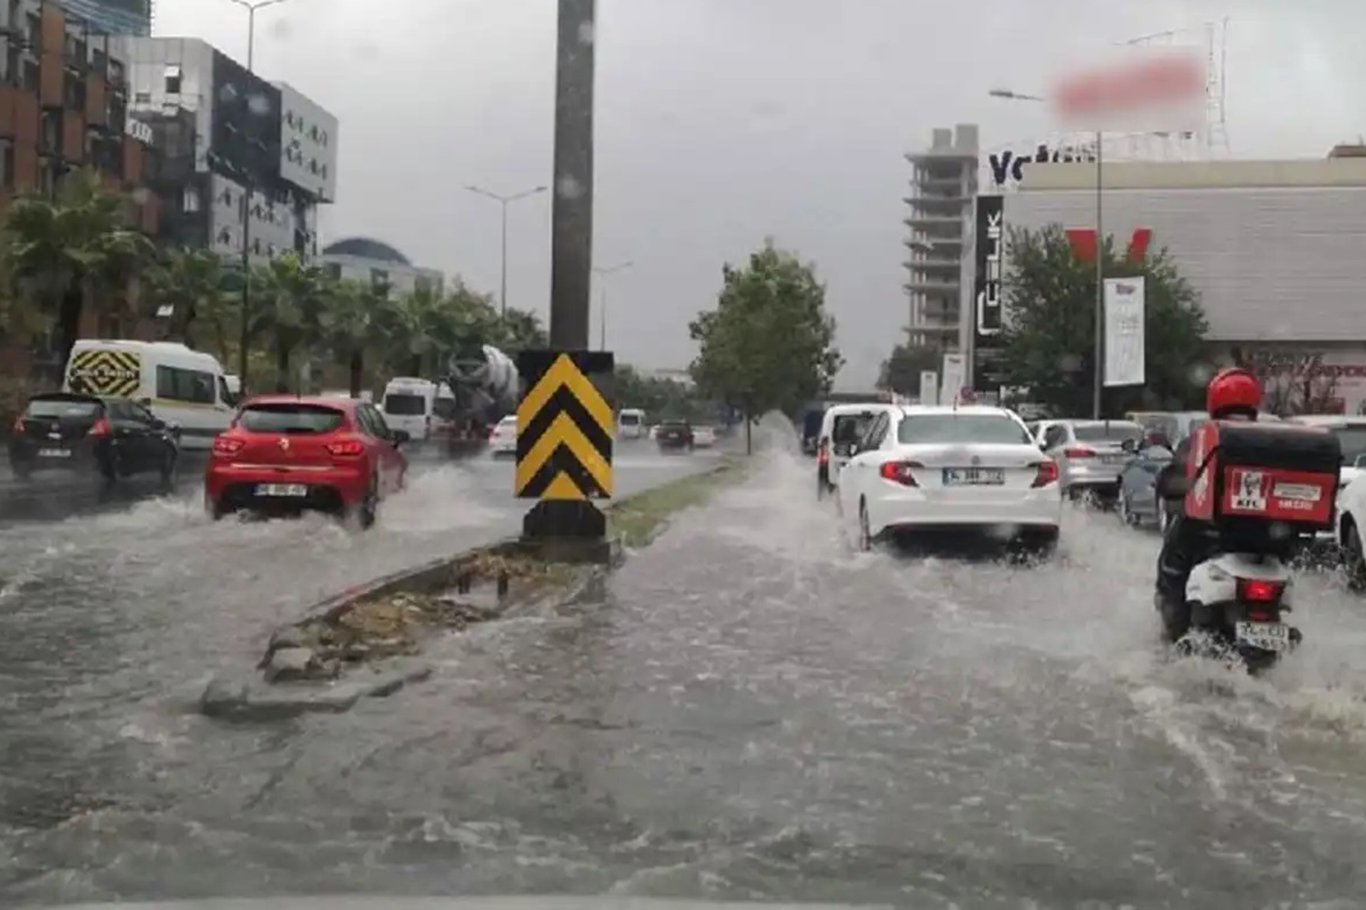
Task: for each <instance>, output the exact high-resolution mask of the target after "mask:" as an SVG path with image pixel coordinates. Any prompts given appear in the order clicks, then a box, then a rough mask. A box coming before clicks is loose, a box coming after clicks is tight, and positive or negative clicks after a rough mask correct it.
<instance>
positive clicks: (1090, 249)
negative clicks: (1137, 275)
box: [1067, 228, 1153, 265]
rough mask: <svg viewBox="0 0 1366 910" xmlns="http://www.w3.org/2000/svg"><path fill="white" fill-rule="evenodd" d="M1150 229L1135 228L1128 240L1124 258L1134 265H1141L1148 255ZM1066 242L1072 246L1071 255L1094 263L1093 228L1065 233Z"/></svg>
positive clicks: (1094, 236)
mask: <svg viewBox="0 0 1366 910" xmlns="http://www.w3.org/2000/svg"><path fill="white" fill-rule="evenodd" d="M1152 239H1153V232H1152V229H1151V228H1135V229H1134V233H1133V236H1132V237H1130V238H1129V249H1128V250H1127V251H1126V252H1125V254H1124V258H1125V260H1126V261H1127V262H1130V263H1132V264H1134V265H1138V264H1139V263H1141V262H1142V261H1143V260H1144V259H1145V258H1146V257H1147V255H1148V244H1149V243H1151V242H1152ZM1067 242H1068V243H1070V244H1071V245H1072V255H1073V256H1076V257H1077V259H1078V260H1079V261H1081V262H1095V261H1096V232H1095V229H1094V228H1077V229H1075V230H1069V231H1067Z"/></svg>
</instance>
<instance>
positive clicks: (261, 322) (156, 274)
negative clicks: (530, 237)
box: [0, 171, 547, 394]
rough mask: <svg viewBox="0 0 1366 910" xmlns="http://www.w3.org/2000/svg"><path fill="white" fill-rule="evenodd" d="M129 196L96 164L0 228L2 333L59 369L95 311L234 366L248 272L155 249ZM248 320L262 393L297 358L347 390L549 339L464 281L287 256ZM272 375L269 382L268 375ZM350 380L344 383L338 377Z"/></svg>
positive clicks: (287, 375) (103, 326) (106, 330)
mask: <svg viewBox="0 0 1366 910" xmlns="http://www.w3.org/2000/svg"><path fill="white" fill-rule="evenodd" d="M133 210H134V208H133V204H132V200H131V199H130V198H129V197H127V196H125V195H124V194H121V193H118V192H112V191H110V190H109V189H107V188H106V187H105V186H104V185H103V183H102V182H101V180H100V178H99V176H98V174H96V173H95V172H92V171H78V172H73V173H72V174H69V175H67V176H66V178H64V180H63V182H62V185H61V189H60V191H59V193H58V194H57V196H55V197H53V198H47V197H42V196H37V195H33V196H24V197H20V198H18V199H16V200H15V201H14V202H13V204H12V205H11V206H10V208H9V211H8V213H7V214H6V216H5V218H4V220H3V222H0V341H3V342H5V343H8V344H18V345H21V346H28V345H33V346H35V347H37V348H40V349H46V351H47V352H48V353H50V354H51V355H53V358H52V359H53V361H54V363H55V364H56V366H57V367H58V375H60V369H61V368H62V367H64V366H65V362H66V358H67V356H68V355H69V352H70V350H71V346H72V345H73V344H74V343H75V341H76V338H77V336H78V333H79V331H80V329H81V325H82V321H83V320H82V317H83V316H88V315H89V313H88V311H89V312H90V313H93V315H94V317H95V324H97V325H98V326H99V327H100V328H99V331H100V333H101V334H103V335H106V336H115V337H117V336H120V335H123V336H125V337H131V336H132V334H133V332H134V331H135V328H136V324H137V323H138V321H139V320H141V321H143V322H144V323H146V322H150V323H151V324H152V325H154V326H155V328H156V334H157V335H158V336H159V337H162V338H165V339H168V340H175V341H181V342H183V343H185V344H187V345H189V346H191V347H193V348H196V349H202V350H209V351H211V352H212V353H214V354H215V355H216V356H217V357H218V358H219V359H220V360H221V361H222V362H223V363H224V364H225V366H226V367H227V368H228V369H229V370H231V369H233V367H234V366H235V365H236V363H237V356H238V353H239V347H240V343H241V342H240V339H241V337H242V324H241V319H242V312H243V309H242V277H241V272H240V269H239V268H238V267H237V263H236V262H235V261H225V260H224V259H222V258H221V257H219V256H218V255H217V254H215V253H213V252H211V251H208V250H181V249H157V248H156V247H155V246H154V245H153V244H152V243H151V242H150V241H149V240H148V239H147V238H146V237H145V236H144V235H143V234H142V233H140V232H139V231H138V230H137V229H136V227H135V222H134V220H133V218H132V212H133ZM250 281H251V307H250V310H249V313H250V319H249V324H248V325H247V333H246V334H247V341H248V344H249V346H250V351H249V354H250V357H249V363H250V367H251V371H252V372H251V376H250V377H247V378H246V381H247V382H248V383H249V385H250V387H251V388H252V389H253V390H256V391H259V390H264V389H267V388H270V387H272V386H273V387H275V388H277V389H282V390H298V391H310V390H316V388H310V389H305V388H300V387H299V383H300V380H299V378H298V376H297V371H296V370H295V366H296V365H298V364H300V363H306V364H308V365H309V366H310V367H312V368H314V369H315V371H316V374H317V375H318V378H319V380H320V382H321V383H324V384H331V383H333V382H342V381H344V382H345V384H346V385H347V386H348V387H349V388H350V390H351V392H352V394H359V392H360V391H361V389H362V388H364V387H366V386H367V384H368V385H369V386H370V387H372V388H373V387H374V386H377V385H380V384H382V383H383V381H385V380H386V379H387V378H388V377H390V376H393V375H396V374H398V373H409V374H415V375H422V376H432V377H435V376H436V375H438V374H439V372H440V370H441V368H442V366H443V365H444V362H445V359H446V357H447V356H448V355H449V354H450V352H451V351H452V350H453V349H455V348H456V347H458V346H462V345H469V344H492V345H495V346H497V347H500V348H502V349H503V350H505V351H507V352H508V353H509V354H510V355H514V356H515V355H516V353H517V352H518V351H520V350H522V349H525V348H529V347H544V346H545V345H546V343H547V338H546V332H545V330H544V328H543V326H542V325H541V322H540V319H539V318H538V317H537V316H536V315H535V314H533V313H530V312H525V311H521V310H517V309H509V310H508V312H507V315H506V317H503V316H500V314H499V311H498V310H497V309H496V308H495V307H494V305H493V302H492V299H491V298H490V297H489V296H488V295H486V294H481V293H478V292H476V291H474V290H472V289H470V288H468V287H467V286H466V285H465V284H464V283H463V282H462V281H460V280H459V279H458V278H457V279H456V280H455V281H454V282H453V283H452V285H451V286H450V287H449V288H447V289H444V290H443V289H439V288H434V287H430V286H426V287H419V288H417V289H416V290H415V291H413V292H412V293H408V294H404V293H399V292H397V291H396V290H395V289H393V288H390V287H388V286H384V285H375V284H372V283H370V282H358V281H353V280H350V279H338V278H334V277H329V276H328V275H326V274H324V272H323V271H322V270H321V269H320V268H318V267H317V266H316V265H314V264H311V263H308V262H305V261H303V260H301V259H300V258H299V257H298V256H296V255H294V254H293V253H286V254H284V255H281V256H279V257H277V258H275V259H273V260H271V261H269V262H267V263H263V264H259V265H254V266H253V267H252V269H251V273H250ZM271 373H273V374H274V375H273V376H270V374H271ZM342 377H344V379H342Z"/></svg>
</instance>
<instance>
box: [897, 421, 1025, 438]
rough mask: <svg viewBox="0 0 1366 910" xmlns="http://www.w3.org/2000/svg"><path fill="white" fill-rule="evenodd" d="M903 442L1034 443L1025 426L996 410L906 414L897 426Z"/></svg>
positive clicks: (898, 435) (898, 436) (898, 434)
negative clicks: (991, 411) (988, 411)
mask: <svg viewBox="0 0 1366 910" xmlns="http://www.w3.org/2000/svg"><path fill="white" fill-rule="evenodd" d="M896 438H897V442H900V443H901V444H902V445H939V444H955V443H970V442H985V443H997V444H1002V445H1014V444H1017V443H1018V444H1023V445H1031V444H1032V440H1031V439H1030V438H1029V433H1028V432H1026V430H1025V428H1024V427H1022V426H1020V425H1019V424H1018V423H1016V422H1015V421H1013V420H1011V419H1010V418H1009V417H1005V416H1002V415H996V414H921V415H913V416H910V417H907V418H906V419H905V420H903V421H901V424H900V426H898V427H897V430H896Z"/></svg>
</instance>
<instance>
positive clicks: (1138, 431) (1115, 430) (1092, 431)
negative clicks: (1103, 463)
mask: <svg viewBox="0 0 1366 910" xmlns="http://www.w3.org/2000/svg"><path fill="white" fill-rule="evenodd" d="M1072 431H1073V432H1074V433H1075V434H1076V436H1077V441H1078V442H1123V441H1124V440H1126V439H1142V438H1143V428H1142V427H1141V426H1139V425H1138V424H1136V423H1118V422H1116V423H1109V424H1105V423H1079V424H1076V425H1075V426H1073V427H1072Z"/></svg>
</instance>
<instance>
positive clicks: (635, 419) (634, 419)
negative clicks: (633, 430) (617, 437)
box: [621, 411, 640, 427]
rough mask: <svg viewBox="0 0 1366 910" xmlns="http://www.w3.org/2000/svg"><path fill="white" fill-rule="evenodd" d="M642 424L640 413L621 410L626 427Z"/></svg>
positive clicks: (623, 424)
mask: <svg viewBox="0 0 1366 910" xmlns="http://www.w3.org/2000/svg"><path fill="white" fill-rule="evenodd" d="M639 424H640V415H639V414H631V413H628V412H626V411H622V412H621V425H622V426H624V427H634V426H638V425H639Z"/></svg>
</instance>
